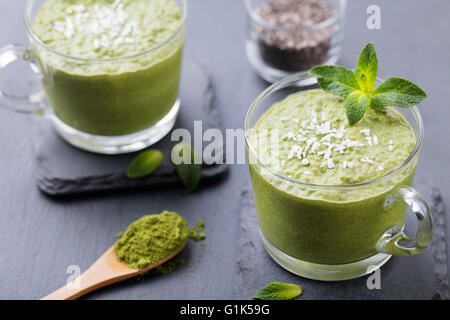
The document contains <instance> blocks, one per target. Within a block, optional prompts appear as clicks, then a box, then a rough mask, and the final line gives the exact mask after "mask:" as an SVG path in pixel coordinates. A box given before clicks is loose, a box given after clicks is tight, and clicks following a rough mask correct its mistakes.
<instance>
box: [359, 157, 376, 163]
mask: <svg viewBox="0 0 450 320" xmlns="http://www.w3.org/2000/svg"><path fill="white" fill-rule="evenodd" d="M359 161H361V162H362V163H370V164H374V163H375V161H373V160H371V159H369V158H367V157H366V158H361V159H360V160H359Z"/></svg>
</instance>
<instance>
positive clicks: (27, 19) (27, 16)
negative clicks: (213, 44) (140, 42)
mask: <svg viewBox="0 0 450 320" xmlns="http://www.w3.org/2000/svg"><path fill="white" fill-rule="evenodd" d="M180 1H181V2H182V4H183V15H182V17H181V20H180V23H179V25H178V27H177V29H176V30H175V31H174V32H173V33H172V34H171V35H170V36H169V37H168V38H167V39H165V40H164V41H163V42H161V43H158V44H157V45H154V46H153V47H150V48H148V49H145V50H144V51H140V52H136V53H133V54H130V55H124V56H119V57H112V58H84V57H78V56H72V55H69V54H66V53H62V52H59V51H57V50H55V49H53V48H52V47H50V46H48V45H46V44H45V43H44V42H43V41H42V40H41V39H40V38H39V37H38V35H37V34H35V33H34V31H33V29H32V27H31V24H32V17H31V9H32V8H33V4H34V3H35V2H36V0H28V1H27V4H26V6H25V11H24V20H25V28H26V30H27V33H28V34H29V35H30V36H31V37H32V38H33V39H34V40H35V41H36V42H37V43H38V44H39V45H40V46H42V47H44V48H45V49H47V50H49V51H51V52H53V53H55V54H57V55H59V56H62V57H65V58H68V59H72V60H80V61H92V62H95V61H98V62H103V61H117V60H122V59H130V58H136V57H139V56H141V55H144V54H147V53H149V52H152V51H155V50H157V49H158V48H161V47H163V46H164V45H165V44H167V43H168V42H170V40H172V39H173V38H174V37H175V36H176V35H177V34H178V33H179V32H180V31H181V29H182V28H183V26H184V25H185V23H186V18H187V12H188V7H187V0H180Z"/></svg>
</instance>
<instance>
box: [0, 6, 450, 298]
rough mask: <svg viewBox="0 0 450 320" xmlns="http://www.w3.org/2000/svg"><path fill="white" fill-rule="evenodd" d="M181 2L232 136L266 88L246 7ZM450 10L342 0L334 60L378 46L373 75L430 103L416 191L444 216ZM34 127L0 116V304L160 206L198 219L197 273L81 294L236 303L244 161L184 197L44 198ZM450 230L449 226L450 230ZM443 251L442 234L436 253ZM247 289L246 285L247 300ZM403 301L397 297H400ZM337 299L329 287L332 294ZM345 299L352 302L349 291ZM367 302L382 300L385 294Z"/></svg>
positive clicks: (16, 25) (192, 248)
mask: <svg viewBox="0 0 450 320" xmlns="http://www.w3.org/2000/svg"><path fill="white" fill-rule="evenodd" d="M188 2H189V5H190V10H189V19H188V20H189V21H188V36H187V41H186V55H188V56H192V57H194V58H195V59H197V60H198V61H201V62H202V64H203V65H204V66H206V68H207V69H208V70H209V71H210V73H211V75H212V77H213V80H214V86H215V90H216V98H217V105H218V107H219V109H220V112H221V116H222V119H223V124H224V127H225V128H239V127H241V124H242V121H243V117H244V115H245V112H246V110H247V108H248V106H249V104H250V103H251V101H252V100H253V99H254V98H255V97H256V96H257V95H258V94H259V93H260V92H261V91H262V90H263V89H264V88H265V87H266V86H267V84H266V83H265V82H264V81H262V80H260V79H259V78H258V76H257V75H256V74H255V73H254V72H253V70H252V69H251V67H250V66H249V64H248V63H247V60H246V57H245V53H244V40H245V10H244V4H243V1H241V0H189V1H188ZM24 3H25V0H14V1H8V0H0V46H3V45H6V44H8V43H22V44H26V43H27V39H26V35H25V29H24V25H23V19H22V12H23V7H24ZM374 3H375V4H378V5H380V7H381V17H382V30H375V31H369V30H368V29H367V28H366V17H367V15H366V9H367V7H368V5H370V4H374ZM449 10H450V2H449V1H446V0H430V1H421V0H397V1H389V0H379V1H376V0H371V1H366V0H349V5H348V11H347V23H346V30H345V33H346V34H345V41H344V50H343V56H342V59H341V60H340V64H342V65H344V66H347V67H353V65H354V62H355V61H356V58H357V55H358V53H359V52H360V50H361V49H362V47H363V46H364V45H365V43H366V42H367V41H374V42H375V45H376V47H377V50H378V53H379V56H380V60H381V66H380V74H379V75H380V77H381V78H386V77H387V76H391V75H397V76H403V77H405V78H408V79H410V80H412V81H414V82H417V83H418V84H420V85H421V86H422V87H423V88H424V89H425V90H426V92H427V93H428V95H429V98H428V99H427V100H426V102H424V103H423V104H422V105H421V110H422V113H423V117H424V122H425V131H426V133H425V135H426V137H425V143H424V147H423V149H422V155H421V161H420V164H419V166H418V170H417V181H416V187H417V189H419V190H421V189H422V188H423V186H424V185H425V184H431V185H432V186H434V187H435V188H437V190H438V191H439V192H440V194H441V195H442V199H443V202H442V203H440V204H439V205H440V206H441V208H442V206H445V204H447V205H448V202H449V200H450V179H449V176H450V175H449V173H448V172H449V160H450V149H449V146H450V143H449V137H450V126H449V122H450V108H449V106H448V101H449V97H450V96H449V94H450V85H449V84H450V72H449V71H450V50H449V49H450V44H449V41H448V32H449V31H450V19H448V12H449ZM32 80H33V79H32V77H31V76H30V73H29V72H27V71H26V68H25V67H24V66H23V65H20V64H17V65H15V66H13V67H10V68H8V69H7V70H5V72H1V73H0V86H1V87H2V88H4V87H8V88H10V89H11V90H17V91H18V92H20V91H24V90H25V89H26V88H28V87H29V86H30V85H31V83H32V82H33V81H32ZM31 123H32V121H31V119H30V118H27V117H26V116H23V115H19V114H14V113H12V112H8V111H3V110H0V146H1V151H0V152H1V156H0V168H1V173H0V298H1V299H38V298H40V297H42V296H44V295H46V294H48V293H50V292H51V291H53V290H54V289H57V288H59V287H60V286H61V285H63V284H64V283H65V281H66V279H67V277H68V274H67V273H66V269H67V267H68V266H69V265H79V266H80V268H81V269H82V270H85V269H86V268H87V267H89V266H90V265H91V264H92V263H93V262H94V261H95V260H96V259H97V258H98V257H99V256H100V255H101V254H102V253H103V252H104V251H105V250H106V249H107V248H108V247H109V246H111V245H112V244H113V242H114V240H115V239H114V235H115V234H116V233H117V232H119V231H121V230H124V229H125V228H126V227H127V226H128V224H129V223H130V222H132V221H134V220H135V219H137V218H139V217H141V216H142V215H144V214H146V213H157V212H160V211H162V210H165V209H168V210H175V211H178V212H179V213H181V214H182V215H183V216H184V217H186V219H187V220H188V221H189V222H190V223H191V224H193V223H195V221H196V219H198V218H204V219H205V222H206V226H207V229H206V233H207V239H206V240H205V244H206V245H207V248H206V250H204V256H203V257H202V258H199V257H200V253H201V251H202V250H201V248H200V247H199V244H198V243H192V244H190V245H189V247H188V248H187V250H185V251H184V252H183V258H185V259H187V260H188V261H190V262H192V263H193V266H192V267H193V268H194V271H193V275H194V277H193V278H191V277H187V276H186V272H188V271H189V270H190V268H188V267H187V266H180V267H179V268H177V269H176V270H175V271H174V272H173V273H172V274H170V275H167V276H149V277H146V278H145V279H143V280H141V281H136V282H126V283H122V284H117V285H114V286H112V287H110V288H106V289H104V290H101V291H98V292H95V293H93V294H90V295H89V296H87V297H86V298H90V299H186V298H188V299H227V298H233V297H234V295H233V293H234V292H235V286H236V285H237V284H238V283H239V282H238V281H239V279H238V276H237V271H236V270H237V269H236V264H237V260H238V252H239V215H240V212H241V209H240V205H241V202H242V201H241V193H242V190H243V188H244V186H246V185H247V184H248V180H249V178H248V173H247V168H246V167H245V166H244V165H235V166H232V167H231V168H230V169H231V170H230V173H229V175H228V177H227V178H226V179H225V180H224V181H222V182H221V183H219V184H214V185H211V186H208V187H207V188H203V189H201V190H199V191H198V192H197V193H195V194H191V195H187V194H185V193H184V192H183V191H182V190H181V189H162V190H160V189H156V190H155V189H150V190H148V189H146V190H134V191H131V192H126V193H124V192H121V193H118V192H114V193H109V194H101V195H92V196H84V197H75V198H67V199H57V200H56V199H52V198H50V197H47V196H45V195H43V194H42V193H41V192H40V191H39V190H38V189H37V187H36V184H35V163H34V161H33V158H34V157H33V151H32V144H31V139H32V131H31V129H30V127H31ZM443 210H444V211H443V212H444V215H443V219H444V220H445V219H447V217H445V213H446V212H447V211H445V207H444V209H443ZM447 220H448V219H447ZM449 231H450V230H449V224H448V223H447V234H448V232H449ZM448 248H449V243H448V238H447V246H446V248H444V249H445V250H448ZM447 257H448V254H447ZM405 259H407V258H405ZM197 260H199V262H198V263H197ZM447 264H448V261H447ZM261 268H264V266H261ZM268 270H269V269H268ZM431 272H434V270H433V269H432V268H430V273H431ZM269 278H270V274H268V281H274V280H275V279H270V280H269ZM406 280H407V281H414V279H413V277H411V279H409V280H408V279H404V278H403V279H398V281H406ZM392 281H395V279H394V280H392ZM447 281H448V279H447ZM299 282H301V279H299ZM421 283H423V279H422V280H421V279H417V286H414V290H416V291H417V297H422V296H423V295H421V294H420V293H421ZM401 287H402V286H399V290H401ZM250 289H253V291H256V290H257V289H259V288H256V287H255V288H250ZM250 289H248V288H247V290H249V292H251V290H250ZM408 290H409V289H408ZM141 293H145V295H141ZM394 293H395V291H394ZM305 295H306V292H305ZM394 296H395V295H394ZM402 296H404V295H403V294H402V293H401V292H399V293H398V297H402ZM339 297H340V293H339V291H336V293H335V294H334V298H339ZM343 297H345V298H358V296H357V295H354V296H351V295H350V294H346V295H345V296H343ZM373 297H374V298H383V296H382V295H381V294H379V295H378V296H377V295H374V296H373ZM248 298H250V297H248ZM316 298H320V296H317V297H316Z"/></svg>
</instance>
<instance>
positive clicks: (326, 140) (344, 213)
mask: <svg viewBox="0 0 450 320" xmlns="http://www.w3.org/2000/svg"><path fill="white" fill-rule="evenodd" d="M374 50H375V49H374V48H373V46H371V45H368V47H366V48H365V50H364V51H363V53H362V56H363V57H364V55H366V56H370V54H372V56H375V58H376V55H375V53H374V52H375V51H374ZM367 51H369V53H367ZM370 51H372V52H370ZM360 59H361V58H360ZM361 65H363V66H364V64H363V63H361V62H358V68H363V67H361ZM365 65H366V66H367V63H366V64H365ZM318 68H319V69H316V70H318V71H317V72H316V73H313V74H319V75H322V74H323V78H321V77H318V82H319V84H320V85H321V87H322V88H324V89H323V90H322V89H310V88H305V89H304V88H299V87H298V86H297V85H298V83H304V82H305V81H309V82H310V81H311V76H310V75H308V74H307V73H302V74H298V75H295V76H292V77H289V78H286V79H284V80H282V81H280V82H278V83H276V84H274V85H273V86H271V87H269V88H268V89H267V90H266V91H265V92H263V93H262V94H261V95H260V96H259V97H258V98H257V99H256V100H255V102H254V103H253V105H252V107H251V108H250V110H249V112H248V114H247V117H246V120H245V128H244V129H245V132H246V143H247V148H248V157H249V168H250V176H251V180H252V186H253V192H254V198H255V206H256V213H257V218H258V224H259V228H260V231H261V237H262V240H263V243H264V246H265V248H266V249H267V251H268V253H269V254H270V255H271V256H272V258H274V260H275V261H277V262H278V263H279V264H280V265H281V266H283V267H284V268H286V269H288V270H290V271H292V272H294V273H296V274H298V275H301V276H304V277H307V278H312V279H318V280H344V279H350V278H354V277H358V276H361V275H364V274H366V273H369V272H371V271H373V270H374V269H376V268H378V267H380V266H381V265H382V264H384V263H385V262H386V261H387V260H388V259H389V258H390V256H391V255H412V254H417V253H419V252H421V251H422V250H424V249H425V248H426V247H427V246H428V244H429V242H430V241H431V237H432V233H433V222H432V217H431V213H430V211H429V209H428V207H427V205H426V203H425V202H424V201H423V199H422V198H421V197H420V195H419V194H418V193H417V192H416V191H415V190H414V189H413V188H412V187H411V186H412V183H413V179H414V174H415V168H416V164H417V160H418V154H419V150H420V147H421V144H422V139H423V125H422V120H421V117H420V114H419V111H418V109H417V108H416V107H414V106H412V104H413V103H414V102H415V103H418V102H420V101H422V100H423V99H424V97H425V96H426V95H425V93H424V92H423V91H422V90H421V89H420V88H418V87H417V86H415V85H414V84H412V83H410V82H409V81H406V80H403V79H399V78H395V79H393V78H392V79H388V80H387V81H386V82H383V83H382V84H379V85H378V87H377V88H376V89H374V90H369V89H368V88H372V87H373V86H374V85H375V82H376V79H375V78H376V75H375V76H373V75H372V78H373V83H372V84H371V86H369V85H366V83H365V81H366V79H370V77H369V76H368V75H367V74H364V77H361V78H360V79H361V80H362V81H363V82H362V83H359V82H358V80H357V79H358V76H359V75H360V74H361V73H363V71H362V70H361V69H356V70H353V71H350V70H348V72H347V71H346V70H344V69H343V68H342V67H334V66H324V67H318ZM327 68H328V69H327ZM374 69H375V68H372V69H371V70H374ZM327 70H331V72H329V74H327V73H326V72H327ZM313 71H315V70H314V69H313ZM342 75H344V77H341V78H340V76H342ZM327 76H329V77H328V78H327ZM353 77H355V80H354V81H353V80H352V79H353ZM377 84H378V83H377ZM343 96H345V97H346V98H343ZM353 97H357V98H356V99H354V98H353ZM395 101H398V103H399V104H398V105H400V106H402V107H405V108H397V107H391V106H390V105H391V103H393V102H395ZM354 102H355V103H354ZM383 103H385V104H387V105H385V106H382V107H381V105H382V104H383ZM392 105H395V104H392ZM407 106H412V108H410V109H406V107H407ZM408 206H409V207H410V208H411V210H412V211H413V213H414V214H415V217H416V218H417V220H418V231H417V235H416V238H415V239H414V238H410V237H407V236H406V235H405V234H404V233H403V231H402V228H403V226H404V223H405V216H406V213H407V208H408Z"/></svg>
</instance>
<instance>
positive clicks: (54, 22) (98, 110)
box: [32, 0, 183, 136]
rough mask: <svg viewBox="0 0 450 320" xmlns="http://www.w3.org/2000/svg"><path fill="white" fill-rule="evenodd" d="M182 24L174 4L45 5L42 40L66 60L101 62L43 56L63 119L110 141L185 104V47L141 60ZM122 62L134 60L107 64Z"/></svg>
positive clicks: (39, 30)
mask: <svg viewBox="0 0 450 320" xmlns="http://www.w3.org/2000/svg"><path fill="white" fill-rule="evenodd" d="M180 21H181V16H180V10H179V8H178V6H177V4H176V3H175V2H174V1H173V0H117V1H113V0H96V1H92V0H48V1H47V2H45V3H44V4H43V6H42V7H41V9H40V11H39V13H38V14H37V16H36V17H35V19H34V23H33V26H32V29H33V31H34V33H35V34H36V35H37V36H38V37H39V38H40V40H41V41H42V42H43V43H45V44H46V45H47V46H49V47H50V48H52V49H54V50H55V51H57V52H59V53H63V54H66V55H69V56H75V57H81V58H84V59H93V60H92V61H93V62H92V63H90V62H89V61H83V62H82V63H77V61H76V60H75V61H74V60H67V59H64V58H63V57H61V58H57V57H55V56H52V55H49V54H46V52H40V51H39V50H37V57H38V59H39V61H40V63H41V65H42V67H43V69H44V72H43V76H44V78H43V84H44V88H45V92H46V96H47V98H48V100H49V102H50V104H51V105H52V107H53V111H54V113H55V115H56V116H57V117H58V118H59V119H60V120H61V121H63V122H64V123H65V124H67V125H68V126H70V127H72V128H75V129H77V130H79V131H82V132H85V133H89V134H94V135H103V136H114V135H125V134H130V133H135V132H138V131H141V130H144V129H147V128H149V127H151V126H153V125H154V124H156V123H157V122H158V121H159V120H161V119H162V118H164V116H166V115H167V114H168V113H169V111H170V110H171V109H172V107H173V106H174V104H175V102H176V101H177V99H178V84H179V78H180V70H181V57H182V45H183V42H182V41H177V42H175V43H170V44H169V45H168V47H167V48H163V49H164V50H160V51H158V52H155V53H153V54H150V55H148V56H144V57H139V58H134V57H133V55H136V54H139V53H141V52H142V51H145V50H147V49H149V48H152V47H154V46H156V45H158V44H160V43H162V42H163V41H165V40H167V39H168V38H169V37H170V36H171V35H172V34H173V33H174V32H175V31H176V30H177V28H178V26H179V24H180ZM180 40H181V39H180ZM118 57H129V58H126V59H123V60H121V61H120V62H116V61H114V60H110V61H108V60H107V59H114V58H118ZM95 59H102V60H104V61H102V62H100V63H99V62H98V61H95Z"/></svg>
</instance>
